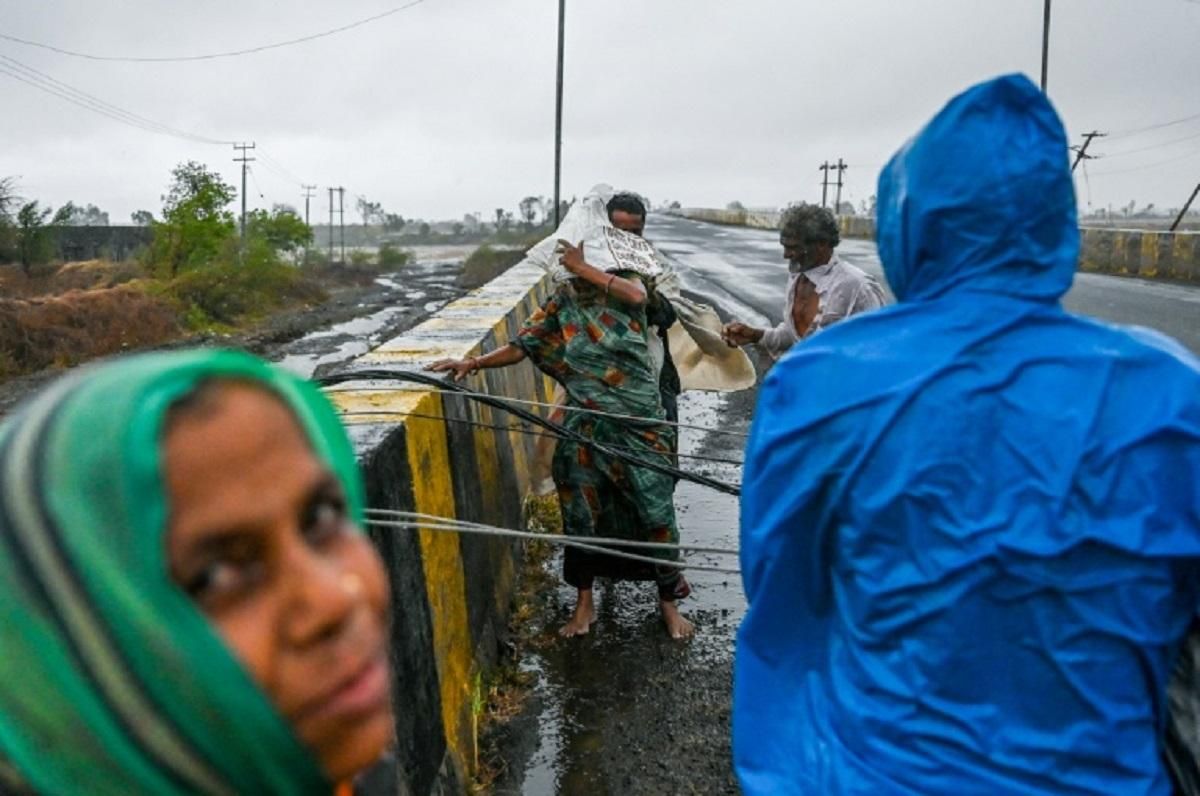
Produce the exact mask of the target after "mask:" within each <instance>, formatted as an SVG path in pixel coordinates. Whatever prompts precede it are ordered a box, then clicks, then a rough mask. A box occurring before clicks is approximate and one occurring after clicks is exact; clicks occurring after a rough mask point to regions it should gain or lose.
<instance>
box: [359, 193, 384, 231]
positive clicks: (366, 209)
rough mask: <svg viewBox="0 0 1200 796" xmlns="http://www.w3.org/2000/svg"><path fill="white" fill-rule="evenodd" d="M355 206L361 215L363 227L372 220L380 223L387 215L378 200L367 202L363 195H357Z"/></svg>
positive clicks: (368, 224)
mask: <svg viewBox="0 0 1200 796" xmlns="http://www.w3.org/2000/svg"><path fill="white" fill-rule="evenodd" d="M355 206H356V207H357V208H358V214H359V215H360V216H362V220H363V226H364V227H367V226H370V225H371V222H372V221H375V222H376V223H380V224H382V223H383V221H384V219H385V218H386V217H387V213H385V212H384V211H383V205H381V204H380V203H379V202H369V201H367V199H366V198H365V197H362V196H360V197H358V201H357V202H356V203H355Z"/></svg>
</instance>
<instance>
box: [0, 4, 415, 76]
mask: <svg viewBox="0 0 1200 796" xmlns="http://www.w3.org/2000/svg"><path fill="white" fill-rule="evenodd" d="M424 2H425V0H410V2H407V3H404V4H403V5H399V6H394V7H392V8H389V9H387V10H386V11H382V12H380V13H378V14H372V15H371V16H369V17H364V18H362V19H359V20H355V21H354V22H350V23H348V24H345V25H340V26H338V27H336V28H330V29H329V30H323V31H319V32H317V33H311V34H308V35H306V36H298V37H296V38H293V39H285V40H283V41H277V42H272V43H270V44H261V45H258V46H255V47H246V48H243V49H239V50H226V51H222V52H213V53H203V54H199V55H175V56H129V55H97V54H95V53H86V52H80V51H78V50H70V49H67V48H66V47H58V46H55V45H53V44H46V43H44V42H38V41H33V40H31V39H24V38H21V37H19V36H13V35H11V34H8V33H0V39H3V40H5V41H11V42H13V43H15V44H23V45H25V46H27V47H37V48H39V49H42V50H48V51H50V52H54V53H58V54H59V55H68V56H71V57H72V58H84V59H86V60H89V61H113V62H123V63H179V62H186V61H211V60H214V59H218V58H234V57H237V56H241V55H250V54H252V53H260V52H266V51H267V50H277V49H279V48H281V47H290V46H292V45H295V44H303V43H305V42H310V41H315V40H317V39H323V38H326V37H329V36H335V35H337V34H339V33H345V32H346V31H349V30H353V29H354V28H359V27H362V26H363V25H367V24H370V23H372V22H377V21H379V20H381V19H384V18H386V17H390V16H392V15H394V14H399V13H401V12H402V11H407V10H409V9H410V8H414V7H416V6H419V5H421V4H422V3H424Z"/></svg>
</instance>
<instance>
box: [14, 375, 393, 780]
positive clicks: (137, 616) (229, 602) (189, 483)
mask: <svg viewBox="0 0 1200 796" xmlns="http://www.w3.org/2000/svg"><path fill="white" fill-rule="evenodd" d="M362 510H363V496H362V486H361V483H360V480H359V474H358V471H357V468H356V465H355V461H354V457H353V453H352V450H351V448H350V445H349V442H348V440H347V438H346V436H345V432H344V431H343V430H342V428H341V426H340V425H339V423H338V420H337V417H336V415H335V414H334V412H333V410H332V408H331V407H330V406H329V404H328V403H327V402H326V401H325V399H324V398H323V397H322V396H321V394H320V393H319V392H318V391H317V390H316V389H315V388H313V387H312V386H310V385H309V384H308V383H306V382H303V381H301V380H300V379H297V378H294V377H292V376H290V375H288V374H286V373H284V372H282V371H280V370H277V369H275V368H273V367H271V366H269V365H266V364H265V363H262V362H261V361H259V360H257V359H255V358H253V357H250V356H247V355H244V354H239V353H234V352H228V351H191V352H183V353H165V354H148V355H140V356H135V357H130V358H126V359H120V360H115V361H112V362H109V363H105V364H101V365H98V366H95V367H90V368H84V369H81V370H79V371H77V372H75V373H73V374H70V375H68V376H66V377H64V378H63V379H61V380H60V381H58V382H56V383H55V384H54V385H52V386H51V387H50V388H49V389H47V390H46V391H45V392H44V393H42V394H41V395H40V396H39V397H38V398H36V399H35V400H33V401H32V402H31V403H29V404H27V405H26V406H25V407H23V409H22V410H21V411H19V412H18V414H16V415H15V416H13V417H11V418H10V419H8V420H7V421H6V422H5V423H4V424H3V425H2V426H0V791H4V790H5V788H8V789H10V790H29V791H33V792H37V793H47V794H71V793H89V794H117V793H120V794H128V793H153V794H173V793H206V794H209V793H211V794H223V793H227V794H235V793H277V794H309V793H312V794H332V793H334V790H335V788H337V787H339V784H341V783H346V782H348V781H349V780H351V779H352V778H353V776H354V775H355V773H356V772H358V771H360V770H361V769H363V768H364V767H366V766H368V765H370V764H371V763H372V762H374V761H375V760H376V759H377V758H378V756H379V755H380V753H381V752H382V751H383V749H384V747H385V746H386V745H387V744H388V743H389V741H390V739H391V733H392V726H393V723H392V713H391V705H390V682H391V675H390V672H389V667H388V661H387V654H386V646H385V638H386V624H387V604H388V596H387V585H386V581H385V577H384V573H383V569H382V566H381V564H380V562H379V559H378V557H377V556H376V554H375V552H374V549H373V548H372V547H371V545H370V543H369V542H368V541H367V539H366V538H365V537H364V536H363V535H362V534H361V533H360V532H359V530H358V526H359V524H360V523H361V520H362Z"/></svg>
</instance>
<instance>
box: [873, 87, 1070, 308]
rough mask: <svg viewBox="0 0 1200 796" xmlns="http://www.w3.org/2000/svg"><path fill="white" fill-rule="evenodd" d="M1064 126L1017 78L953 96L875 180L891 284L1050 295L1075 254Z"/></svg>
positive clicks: (902, 294)
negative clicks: (877, 185)
mask: <svg viewBox="0 0 1200 796" xmlns="http://www.w3.org/2000/svg"><path fill="white" fill-rule="evenodd" d="M1067 159H1068V151H1067V138H1066V133H1065V132H1064V131H1063V126H1062V123H1061V122H1060V121H1059V119H1058V114H1056V113H1055V112H1054V109H1053V108H1052V107H1051V106H1050V103H1049V102H1048V101H1047V100H1046V97H1045V95H1044V94H1043V93H1042V92H1041V91H1039V90H1038V88H1037V86H1035V85H1033V83H1031V82H1030V81H1029V80H1028V79H1026V78H1024V77H1021V76H1019V75H1013V76H1011V77H1004V78H1000V79H998V80H993V81H991V82H989V83H984V84H982V85H980V86H976V87H975V88H972V89H970V90H969V91H967V92H965V93H963V94H962V95H960V96H959V97H956V98H955V99H954V100H952V101H951V102H950V104H949V105H947V106H946V107H945V109H943V110H942V112H941V113H939V114H938V115H937V117H936V118H935V119H934V120H933V121H931V122H930V123H929V125H928V126H927V127H926V128H925V129H924V130H923V131H921V133H920V135H918V136H917V138H915V139H914V140H913V141H911V142H909V143H908V144H907V145H905V146H904V148H902V149H901V150H900V151H899V152H898V153H897V154H896V155H895V156H894V157H893V158H892V160H891V162H890V163H888V165H887V167H886V168H884V170H883V173H882V175H881V176H880V178H879V191H878V194H877V196H878V203H877V208H878V209H877V223H878V240H879V256H880V259H881V260H882V261H883V268H884V272H885V273H886V274H887V279H888V283H889V284H890V285H891V288H892V292H893V293H895V294H896V297H897V298H898V299H900V300H901V301H903V300H905V299H923V298H934V297H937V296H940V295H943V294H945V293H947V292H949V291H952V290H955V289H959V288H964V287H967V288H971V289H974V290H994V291H998V292H1001V293H1006V294H1009V295H1022V296H1028V297H1030V298H1042V299H1047V300H1050V299H1057V298H1058V297H1060V296H1062V294H1064V293H1066V292H1067V289H1068V288H1069V287H1070V286H1071V279H1072V278H1073V277H1074V275H1075V263H1076V261H1077V259H1078V256H1079V229H1078V226H1077V224H1076V216H1075V188H1074V185H1073V184H1072V181H1071V173H1070V169H1069V168H1068V166H1067Z"/></svg>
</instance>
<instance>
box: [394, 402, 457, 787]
mask: <svg viewBox="0 0 1200 796" xmlns="http://www.w3.org/2000/svg"><path fill="white" fill-rule="evenodd" d="M416 411H417V412H419V413H420V414H422V415H431V416H435V417H439V418H440V417H441V416H442V401H441V396H439V395H437V394H434V393H426V394H424V395H422V396H421V397H420V400H419V401H418V403H417V406H416ZM404 425H405V430H406V432H407V442H408V463H409V466H410V467H411V468H412V477H413V485H412V486H413V497H414V502H415V503H416V510H417V511H420V512H425V513H428V514H436V515H438V516H440V517H455V516H457V513H456V510H455V505H454V488H453V485H452V484H451V480H450V479H451V476H450V449H449V444H448V442H447V440H446V424H445V423H444V422H443V421H442V420H440V419H438V420H432V419H424V418H419V417H410V418H408V420H407V421H406V422H405V424H404ZM420 540H421V559H422V561H423V563H424V565H425V591H426V594H427V596H428V598H429V608H430V611H431V613H432V615H433V648H434V654H435V655H436V657H437V667H438V675H439V678H440V680H441V682H440V684H439V685H440V692H441V697H442V724H443V727H444V728H445V732H446V743H447V745H448V746H449V747H450V749H451V751H452V753H453V755H454V758H455V763H456V764H457V765H458V766H459V767H460V769H461V770H462V771H464V772H466V771H470V763H469V761H470V760H471V754H470V749H471V735H470V710H471V674H472V668H473V664H472V654H471V653H472V649H471V648H472V645H471V634H470V628H469V625H468V623H467V592H466V586H465V584H464V581H463V562H462V553H461V550H460V549H459V539H458V534H453V533H441V532H438V531H425V530H423V531H420Z"/></svg>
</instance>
